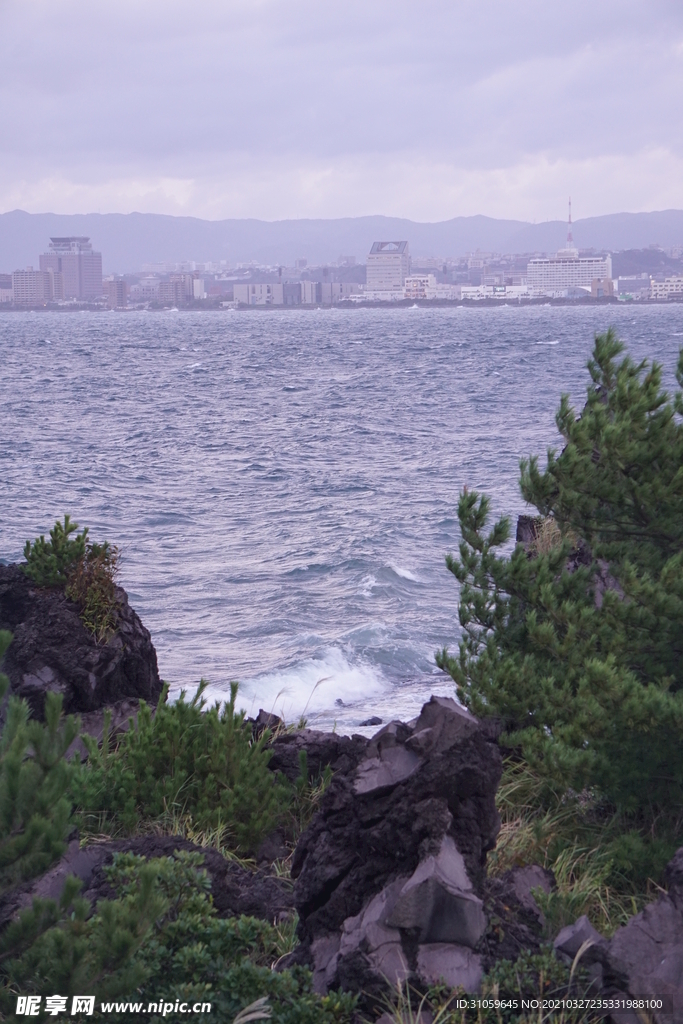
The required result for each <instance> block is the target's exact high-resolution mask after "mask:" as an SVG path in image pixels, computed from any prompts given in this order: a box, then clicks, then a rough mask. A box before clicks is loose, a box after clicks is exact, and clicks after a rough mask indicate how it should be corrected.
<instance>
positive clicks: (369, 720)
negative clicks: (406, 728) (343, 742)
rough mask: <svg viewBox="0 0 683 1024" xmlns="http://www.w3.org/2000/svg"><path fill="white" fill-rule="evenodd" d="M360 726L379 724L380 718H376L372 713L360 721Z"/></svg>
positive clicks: (380, 722)
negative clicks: (369, 716)
mask: <svg viewBox="0 0 683 1024" xmlns="http://www.w3.org/2000/svg"><path fill="white" fill-rule="evenodd" d="M360 724H361V727H364V726H366V725H381V724H382V719H381V718H378V717H377V715H373V716H372V718H366V719H365V721H363V722H361V723H360Z"/></svg>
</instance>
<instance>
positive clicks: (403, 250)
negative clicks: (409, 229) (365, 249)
mask: <svg viewBox="0 0 683 1024" xmlns="http://www.w3.org/2000/svg"><path fill="white" fill-rule="evenodd" d="M366 271H367V277H366V285H365V292H366V298H368V299H371V300H372V299H374V300H376V301H387V299H386V296H387V295H388V296H389V299H388V301H392V299H394V300H395V299H402V298H403V289H404V287H405V283H406V277H408V275H409V274H410V250H409V247H408V243H407V242H373V244H372V248H371V249H370V252H369V254H368V258H367V268H366ZM380 296H381V297H380Z"/></svg>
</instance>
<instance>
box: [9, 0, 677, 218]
mask: <svg viewBox="0 0 683 1024" xmlns="http://www.w3.org/2000/svg"><path fill="white" fill-rule="evenodd" d="M0 92H1V95H0V211H7V210H12V209H16V208H21V209H24V210H29V211H31V212H47V211H53V212H57V213H88V212H102V213H105V212H129V211H132V210H140V211H149V212H158V213H175V214H178V213H182V214H191V215H193V216H199V217H206V218H210V219H218V218H223V217H259V218H263V219H267V220H276V219H281V218H288V217H343V216H358V215H362V214H373V213H383V214H387V215H393V216H404V217H410V218H412V219H415V220H444V219H447V218H450V217H454V216H459V215H469V214H475V213H484V214H488V215H489V216H494V217H511V218H519V219H524V220H536V221H540V220H546V219H554V218H564V216H565V211H566V201H567V196H568V195H569V194H570V193H571V195H572V198H573V202H574V215H575V218H580V217H586V216H593V215H598V214H602V213H615V212H619V211H622V210H629V211H640V210H657V209H666V208H671V207H676V208H683V103H682V102H681V98H682V97H683V4H682V3H681V2H680V0H648V2H647V3H645V2H643V0H637V2H635V0H598V2H596V0H571V2H567V0H519V2H517V3H511V2H510V0H504V2H503V0H490V2H488V3H482V2H475V0H343V2H341V3H326V2H324V0H310V2H309V0H204V2H203V3H201V4H191V3H188V2H187V0H182V2H175V0H144V2H143V0H134V2H132V0H116V2H110V0H48V2H44V0H0Z"/></svg>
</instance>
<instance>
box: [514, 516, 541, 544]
mask: <svg viewBox="0 0 683 1024" xmlns="http://www.w3.org/2000/svg"><path fill="white" fill-rule="evenodd" d="M538 526H539V517H538V516H517V532H516V534H515V540H516V542H517V543H518V544H523V545H524V547H529V546H530V545H531V544H533V543H534V541H535V540H536V536H537V534H538Z"/></svg>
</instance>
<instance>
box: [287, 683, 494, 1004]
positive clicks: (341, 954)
mask: <svg viewBox="0 0 683 1024" xmlns="http://www.w3.org/2000/svg"><path fill="white" fill-rule="evenodd" d="M356 749H357V750H358V749H359V748H356ZM500 772H501V756H500V751H499V750H498V747H497V744H496V743H495V738H494V737H493V736H492V734H491V731H490V730H488V729H487V727H485V726H484V725H483V724H481V723H479V722H478V721H477V719H476V718H474V717H473V716H472V715H470V714H469V713H468V712H467V711H465V710H464V709H463V708H461V707H460V706H459V705H458V704H456V702H455V701H453V700H450V699H447V698H441V697H432V699H431V700H430V701H429V702H428V703H427V704H425V706H424V707H423V709H422V712H421V714H420V715H419V716H418V718H417V720H416V721H415V722H414V723H410V724H409V725H405V724H404V723H401V722H390V723H389V724H388V725H386V726H384V727H383V728H382V729H380V731H379V732H378V733H376V735H375V736H373V738H372V739H371V740H370V741H369V742H367V743H366V746H365V750H364V756H362V758H359V760H358V763H357V767H356V768H355V770H352V771H351V772H348V771H347V772H346V773H342V772H340V773H339V774H337V775H335V776H334V777H333V779H332V782H331V784H330V786H329V787H328V790H327V791H326V793H325V795H324V796H323V798H322V800H321V804H320V810H319V812H318V813H317V814H316V816H315V817H314V818H313V820H312V822H311V824H310V825H309V827H308V829H307V830H306V832H305V833H304V834H303V835H302V836H301V838H300V840H299V843H298V845H297V848H296V850H295V852H294V857H293V862H292V876H293V877H294V878H295V879H296V882H295V902H296V907H297V910H298V913H299V919H300V921H299V936H300V939H301V941H302V946H301V953H300V957H301V958H305V957H308V960H309V962H311V963H313V965H314V970H315V974H316V984H318V985H319V986H320V990H321V991H322V990H326V989H327V988H329V987H330V986H336V985H341V986H342V987H344V988H348V989H350V990H352V991H357V992H359V991H361V990H362V991H364V992H366V993H371V994H372V993H375V994H378V993H380V992H381V991H382V990H386V986H387V985H389V986H395V985H396V983H397V982H398V981H401V980H405V979H410V980H413V981H418V982H420V983H422V984H428V983H429V981H428V979H427V974H424V975H423V974H422V973H421V969H420V964H421V963H422V964H423V965H426V966H425V971H427V972H429V977H437V974H435V972H436V971H437V970H441V971H442V972H445V974H448V976H449V977H455V976H456V974H457V976H458V977H459V978H461V979H464V980H463V981H462V984H463V985H464V986H465V987H468V986H472V988H476V986H477V985H478V983H479V979H480V977H481V971H482V962H481V959H480V958H479V957H478V956H476V955H475V953H474V952H473V947H475V946H477V944H478V943H479V941H480V939H481V937H482V934H483V932H484V929H485V927H486V918H485V914H484V909H483V903H482V899H481V895H482V893H483V889H482V883H483V880H484V865H485V859H486V853H487V851H488V850H490V849H491V848H492V846H493V845H494V843H495V839H496V836H497V833H498V829H499V818H498V813H497V811H496V806H495V792H496V787H497V785H498V781H499V779H500ZM442 947H443V948H442ZM449 949H450V950H451V951H452V954H449V953H448V950H449ZM420 951H422V952H420ZM463 951H467V952H463ZM444 976H445V975H444ZM459 983H460V982H459Z"/></svg>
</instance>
